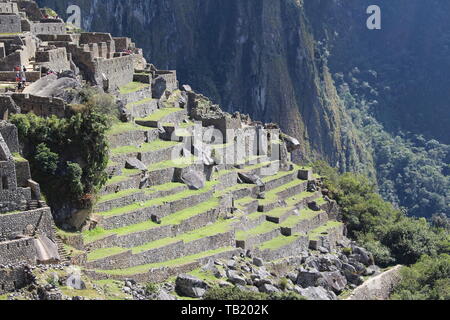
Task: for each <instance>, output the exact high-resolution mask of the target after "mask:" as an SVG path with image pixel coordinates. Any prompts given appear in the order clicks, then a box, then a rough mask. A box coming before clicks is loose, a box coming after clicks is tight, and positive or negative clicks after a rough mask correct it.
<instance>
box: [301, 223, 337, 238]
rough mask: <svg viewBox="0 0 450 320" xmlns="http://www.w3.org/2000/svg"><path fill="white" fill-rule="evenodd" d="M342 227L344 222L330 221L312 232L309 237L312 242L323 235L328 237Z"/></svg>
mask: <svg viewBox="0 0 450 320" xmlns="http://www.w3.org/2000/svg"><path fill="white" fill-rule="evenodd" d="M341 225H342V222H338V221H328V222H327V223H326V224H324V225H323V226H320V227H318V228H316V229H314V230H312V231H311V232H310V233H309V234H308V236H309V239H310V240H318V239H319V237H320V236H321V235H326V234H327V233H328V232H329V231H330V230H331V229H333V228H336V227H339V226H341Z"/></svg>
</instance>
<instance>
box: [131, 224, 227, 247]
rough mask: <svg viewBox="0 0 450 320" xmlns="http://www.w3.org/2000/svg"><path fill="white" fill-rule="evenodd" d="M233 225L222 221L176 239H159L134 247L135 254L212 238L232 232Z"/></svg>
mask: <svg viewBox="0 0 450 320" xmlns="http://www.w3.org/2000/svg"><path fill="white" fill-rule="evenodd" d="M232 223H233V221H231V220H222V221H220V222H216V223H214V224H212V225H210V226H207V227H203V228H200V229H197V230H194V231H191V232H186V233H183V234H181V235H179V236H177V237H174V238H163V239H159V240H156V241H152V242H149V243H146V244H145V245H142V246H139V247H134V248H133V249H132V250H133V253H134V254H136V253H140V252H144V251H148V250H151V249H156V248H160V247H164V246H166V245H169V244H172V243H175V242H179V241H183V242H185V243H189V242H192V241H195V240H198V239H202V238H206V237H210V236H213V235H216V234H220V233H225V232H228V231H230V226H231V224H232Z"/></svg>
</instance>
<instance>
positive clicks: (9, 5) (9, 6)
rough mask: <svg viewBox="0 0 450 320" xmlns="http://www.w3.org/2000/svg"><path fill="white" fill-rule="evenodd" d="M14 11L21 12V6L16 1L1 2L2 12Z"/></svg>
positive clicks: (14, 12)
mask: <svg viewBox="0 0 450 320" xmlns="http://www.w3.org/2000/svg"><path fill="white" fill-rule="evenodd" d="M4 13H13V14H19V8H18V7H17V3H15V2H0V14H4Z"/></svg>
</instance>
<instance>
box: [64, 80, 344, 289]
mask: <svg viewBox="0 0 450 320" xmlns="http://www.w3.org/2000/svg"><path fill="white" fill-rule="evenodd" d="M147 88H148V87H146V86H144V85H142V84H137V83H130V84H129V85H126V86H124V87H123V88H121V89H120V95H119V98H121V99H122V100H124V101H126V102H127V104H126V107H125V110H124V112H129V115H130V114H132V115H131V117H129V118H131V119H132V120H131V121H130V122H119V123H117V124H115V125H114V126H113V128H112V129H111V130H110V132H109V141H110V145H111V150H110V163H109V165H108V173H109V175H110V178H109V180H108V182H107V184H106V186H105V187H104V189H103V190H102V191H101V193H100V196H99V198H98V201H97V203H96V205H95V206H94V209H93V214H92V218H91V220H90V223H89V228H88V229H90V230H86V231H84V232H82V233H81V234H80V235H77V236H74V237H72V239H71V240H69V243H71V244H72V245H73V246H74V247H76V249H77V250H83V251H85V254H84V255H85V258H84V259H78V260H79V261H84V263H83V265H84V268H85V272H87V273H88V274H89V275H90V276H92V277H94V278H98V279H106V278H114V279H125V278H133V279H135V280H137V281H163V280H165V279H167V278H168V277H170V276H173V275H175V274H177V273H180V272H187V271H190V270H193V269H195V268H197V267H198V266H199V264H200V263H202V262H204V261H207V260H208V259H210V258H212V257H231V256H233V255H235V254H238V253H245V252H246V251H247V250H251V251H252V252H254V254H255V255H257V256H259V257H261V258H263V259H265V260H276V259H280V258H282V257H287V256H292V255H296V254H297V253H299V252H300V251H302V250H305V249H308V248H309V247H311V248H314V249H317V248H319V247H328V248H333V247H334V245H335V243H336V241H338V240H339V239H340V237H342V235H343V227H342V224H341V223H339V222H333V221H330V219H329V214H328V212H327V211H329V208H331V207H332V206H331V205H330V203H329V202H327V201H325V200H324V198H323V197H322V193H321V191H320V188H319V187H318V177H316V176H314V175H313V174H312V172H311V170H310V169H308V168H303V167H299V166H297V165H295V164H292V163H290V161H289V158H288V159H282V158H281V157H283V155H284V154H285V153H283V152H281V153H279V154H278V153H275V152H274V151H269V152H262V151H261V150H260V147H257V148H256V149H254V150H255V151H254V152H253V153H252V152H250V153H249V154H246V155H245V157H244V159H243V160H241V161H238V162H236V161H235V162H232V163H231V164H229V163H228V162H226V163H221V161H219V160H217V159H216V158H219V155H223V154H227V153H233V151H235V148H236V145H237V142H236V141H239V139H240V137H235V139H234V141H228V142H226V143H220V144H217V143H210V144H207V145H206V146H204V147H203V148H199V147H196V146H194V147H193V146H192V139H193V137H194V136H195V135H196V133H195V132H196V130H198V129H199V130H200V132H201V133H203V134H204V132H205V131H206V130H207V128H206V127H204V126H203V125H202V122H200V123H199V124H198V123H197V125H196V124H195V123H194V122H193V119H192V117H191V115H192V114H193V113H194V114H195V113H196V111H193V110H194V109H195V108H198V107H199V105H202V106H201V107H204V101H203V99H204V98H203V97H202V96H200V95H197V94H195V93H193V92H192V91H190V88H188V87H186V86H184V87H183V88H182V90H180V89H178V88H177V89H174V90H172V91H169V90H167V89H166V90H165V93H164V94H163V96H162V97H161V98H160V99H155V98H153V96H152V94H151V93H150V92H151V91H146V90H147ZM186 90H187V91H186ZM200 102H201V103H200ZM150 104H152V105H153V107H152V108H149V105H150ZM131 107H132V111H131ZM209 108H211V110H215V107H214V106H211V105H210V106H209ZM137 115H146V116H145V117H138V116H137ZM223 116H224V117H226V118H228V117H230V115H228V114H223ZM233 117H234V118H237V119H239V122H240V125H241V126H240V128H233V129H237V131H238V132H239V133H238V134H237V136H239V134H242V133H244V132H246V131H249V130H253V129H255V128H257V125H256V124H253V123H251V121H250V120H249V119H246V118H245V117H241V116H239V115H234V116H233ZM243 119H244V120H243ZM205 122H206V123H208V124H209V123H210V120H208V119H207V120H205ZM259 129H260V130H265V129H264V127H261V128H259ZM230 140H231V139H230ZM243 141H246V142H248V140H245V139H243ZM194 144H195V143H194ZM276 145H282V146H283V147H284V146H285V142H283V141H281V140H274V141H272V149H275V146H276ZM250 149H251V148H250ZM196 151H197V152H196ZM205 153H206V154H207V155H206V156H205ZM228 158H229V157H228ZM208 159H209V160H208ZM174 160H178V161H174ZM181 160H182V161H181ZM211 160H213V162H211ZM285 162H287V163H288V165H287V166H286V165H284V166H283V165H281V164H282V163H285ZM190 172H195V173H196V174H197V175H198V176H200V177H201V178H202V179H204V183H203V184H202V186H201V187H200V188H192V186H190V185H189V183H183V180H182V179H181V180H180V176H183V174H184V173H190ZM248 178H250V179H252V178H253V179H257V180H256V181H247V180H246V179H248Z"/></svg>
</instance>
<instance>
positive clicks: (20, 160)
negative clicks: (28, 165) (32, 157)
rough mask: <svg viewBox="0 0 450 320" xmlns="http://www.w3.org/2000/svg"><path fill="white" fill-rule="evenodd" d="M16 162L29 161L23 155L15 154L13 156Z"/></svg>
mask: <svg viewBox="0 0 450 320" xmlns="http://www.w3.org/2000/svg"><path fill="white" fill-rule="evenodd" d="M12 156H13V158H14V161H15V162H27V161H28V160H27V159H25V158H24V157H22V155H21V154H20V153H18V152H14V153H13V154H12Z"/></svg>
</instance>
